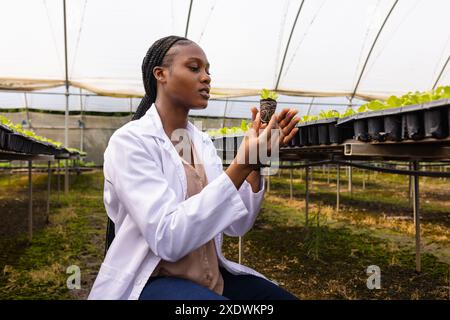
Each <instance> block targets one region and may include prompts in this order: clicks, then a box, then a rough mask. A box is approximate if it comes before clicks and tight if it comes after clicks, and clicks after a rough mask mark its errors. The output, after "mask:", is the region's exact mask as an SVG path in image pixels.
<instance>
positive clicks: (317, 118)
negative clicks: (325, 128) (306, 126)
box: [301, 115, 319, 122]
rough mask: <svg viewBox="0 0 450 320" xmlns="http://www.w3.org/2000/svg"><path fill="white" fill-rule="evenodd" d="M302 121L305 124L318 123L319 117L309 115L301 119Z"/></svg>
mask: <svg viewBox="0 0 450 320" xmlns="http://www.w3.org/2000/svg"><path fill="white" fill-rule="evenodd" d="M301 120H302V121H303V122H308V121H316V120H319V116H308V115H306V116H303V117H302V118H301Z"/></svg>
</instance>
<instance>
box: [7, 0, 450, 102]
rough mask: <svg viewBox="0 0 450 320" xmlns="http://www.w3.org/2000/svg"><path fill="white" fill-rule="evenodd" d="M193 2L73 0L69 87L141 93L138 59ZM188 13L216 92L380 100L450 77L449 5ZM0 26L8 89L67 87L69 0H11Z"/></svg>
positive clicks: (300, 4) (442, 0)
mask: <svg viewBox="0 0 450 320" xmlns="http://www.w3.org/2000/svg"><path fill="white" fill-rule="evenodd" d="M190 4H191V1H190V0H171V1H165V0H129V1H124V0H69V1H67V4H66V6H67V10H66V12H67V45H68V78H69V81H70V83H71V85H72V86H78V87H82V88H84V89H88V90H90V91H92V92H96V93H99V94H102V95H111V96H117V95H123V96H140V95H142V94H143V86H142V79H141V63H142V58H143V57H144V55H145V53H146V51H147V49H148V47H149V46H150V45H151V44H152V43H153V42H154V41H155V40H157V39H158V38H160V37H163V36H167V35H170V34H175V35H181V36H184V35H185V31H186V26H187V20H188V13H189V7H190ZM300 8H301V10H300V11H299V9H300ZM190 12H191V14H190V19H189V25H188V33H187V37H188V38H190V39H192V40H193V41H195V42H197V43H198V44H199V45H200V46H201V47H202V48H203V49H204V51H205V53H206V55H207V56H208V59H209V61H210V63H211V74H212V87H213V93H215V94H217V95H219V94H223V95H228V96H232V95H252V94H255V93H257V92H258V91H259V90H260V89H262V88H268V89H276V90H278V91H280V92H283V93H285V94H290V95H304V96H314V95H315V96H352V94H353V92H354V91H355V88H356V97H361V98H365V97H381V98H382V97H386V96H388V95H391V94H402V93H405V92H407V91H415V90H419V91H422V90H429V89H432V87H433V86H434V85H435V84H437V85H439V84H447V85H448V84H449V83H450V70H449V69H450V66H447V67H446V68H444V66H445V65H446V64H447V63H448V58H449V56H450V19H449V18H448V13H449V12H450V1H448V0H399V1H394V0H304V1H302V0H295V1H294V0H246V1H244V0H193V1H192V8H191V11H190ZM389 12H391V14H390V15H389V18H388V19H386V18H387V17H388V14H389ZM297 14H298V19H297V20H296V17H297ZM295 21H297V22H296V23H295ZM384 22H385V24H384ZM383 25H384V27H383V28H382V26H383ZM0 30H1V31H0V34H1V41H0V88H3V89H8V88H10V89H24V88H25V89H37V88H43V87H46V86H49V87H51V86H60V85H61V84H63V83H64V80H65V68H64V28H63V1H62V0H43V1H36V0H3V1H2V2H0ZM380 30H381V32H380ZM291 32H292V37H291V40H290V42H289V45H288V41H289V37H290V35H291ZM372 46H373V50H372V51H371V48H372ZM370 52H371V54H370V55H369V53H370ZM284 56H285V59H283V58H284ZM283 60H284V64H283ZM366 60H367V65H366V67H365V69H364V65H365V62H366ZM282 64H283V68H281V67H282ZM363 69H364V72H363ZM280 71H281V75H280V76H279V73H280ZM360 77H361V80H360V82H359V81H358V79H359V78H360ZM278 78H279V82H278ZM277 82H278V84H277ZM358 82H359V85H357V84H358ZM436 82H437V83H436ZM71 99H72V98H71ZM73 99H75V100H76V99H77V98H76V97H74V98H73Z"/></svg>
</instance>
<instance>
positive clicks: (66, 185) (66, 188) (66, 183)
mask: <svg viewBox="0 0 450 320" xmlns="http://www.w3.org/2000/svg"><path fill="white" fill-rule="evenodd" d="M64 163H65V165H66V170H65V174H64V194H65V195H68V194H69V160H68V159H66V160H64Z"/></svg>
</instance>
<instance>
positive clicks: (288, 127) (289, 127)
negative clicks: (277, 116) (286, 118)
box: [281, 117, 300, 135]
mask: <svg viewBox="0 0 450 320" xmlns="http://www.w3.org/2000/svg"><path fill="white" fill-rule="evenodd" d="M299 121H300V119H299V118H297V117H294V118H293V119H292V120H291V122H289V123H288V124H287V125H286V126H285V127H284V128H283V127H282V129H281V130H282V131H283V133H284V135H288V134H289V133H290V132H291V131H292V129H293V128H294V127H295V126H296V125H297V123H298V122H299Z"/></svg>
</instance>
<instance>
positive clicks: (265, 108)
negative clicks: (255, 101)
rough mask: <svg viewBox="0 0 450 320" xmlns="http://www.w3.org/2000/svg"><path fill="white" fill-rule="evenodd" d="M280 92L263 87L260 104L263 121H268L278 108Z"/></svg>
mask: <svg viewBox="0 0 450 320" xmlns="http://www.w3.org/2000/svg"><path fill="white" fill-rule="evenodd" d="M277 99H278V94H276V93H275V92H273V91H269V90H267V89H262V91H261V100H260V101H259V104H260V116H261V122H263V123H268V122H269V121H270V118H272V115H273V114H274V113H275V109H276V108H277Z"/></svg>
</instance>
